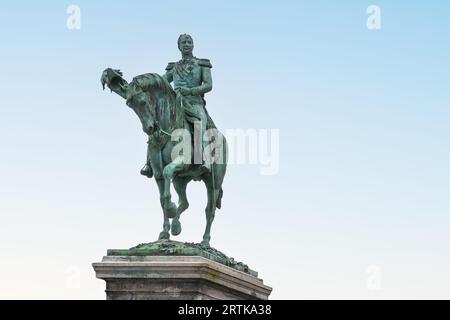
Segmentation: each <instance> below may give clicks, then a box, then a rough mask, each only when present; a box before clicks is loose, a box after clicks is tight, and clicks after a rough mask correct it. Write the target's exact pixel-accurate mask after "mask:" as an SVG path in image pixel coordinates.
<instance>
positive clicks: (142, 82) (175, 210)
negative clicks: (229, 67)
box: [101, 68, 227, 247]
mask: <svg viewBox="0 0 450 320" xmlns="http://www.w3.org/2000/svg"><path fill="white" fill-rule="evenodd" d="M101 82H102V85H103V89H105V85H106V86H108V88H109V89H110V90H111V91H113V92H115V93H116V94H118V95H119V96H121V97H122V98H124V99H125V100H126V104H127V106H128V107H130V108H131V109H133V110H134V112H135V113H136V114H137V116H138V117H139V120H140V121H141V124H142V129H143V131H144V132H145V133H146V134H147V135H148V137H149V141H148V144H149V145H148V151H149V152H148V157H149V160H150V163H151V167H152V169H153V172H154V177H155V180H156V183H157V185H158V189H159V194H160V202H161V207H162V210H163V214H164V223H163V230H162V231H161V233H160V234H159V240H161V239H167V240H168V239H170V234H169V231H170V232H171V234H172V235H173V236H176V235H179V234H180V233H181V223H180V216H181V214H182V213H183V212H184V211H185V210H186V209H187V208H188V206H189V203H188V200H187V197H186V186H187V184H188V183H189V182H190V181H192V180H195V181H200V180H201V181H203V182H204V183H205V185H206V190H207V196H208V203H207V206H206V209H205V213H206V227H205V232H204V234H203V241H202V242H201V244H202V245H204V246H208V247H209V242H210V239H211V235H210V233H211V225H212V222H213V220H214V216H215V211H216V208H217V209H220V207H221V200H222V195H223V190H222V183H223V180H224V177H225V172H226V167H227V163H226V159H227V144H226V140H225V138H224V137H223V135H221V134H220V132H218V131H217V129H215V125H214V122H213V121H212V120H211V118H210V117H209V116H208V124H207V128H208V129H214V130H216V131H217V132H218V135H216V136H215V140H217V139H218V136H220V138H221V139H220V140H221V146H220V147H219V148H215V149H214V152H215V153H216V154H215V156H214V159H216V158H217V159H221V161H215V162H214V161H213V162H212V163H211V169H210V170H209V171H208V170H205V169H204V167H203V166H201V165H200V164H198V163H195V161H194V163H193V161H192V158H193V157H194V154H193V153H192V152H185V151H186V150H185V149H187V150H189V149H190V150H193V149H195V143H194V141H195V139H191V138H189V141H188V143H189V147H194V148H184V149H183V150H182V151H183V152H182V154H181V153H179V152H177V149H175V148H177V147H179V145H178V144H176V143H174V141H176V140H177V139H176V137H178V140H179V136H177V135H176V133H177V132H179V131H180V130H184V131H183V132H185V131H186V130H188V132H189V133H192V132H193V127H194V126H193V119H194V120H195V114H191V113H190V112H189V103H187V101H184V100H183V97H182V96H181V95H179V94H177V93H176V92H175V91H174V90H173V89H172V87H171V85H170V84H169V83H168V82H167V80H166V79H165V78H164V77H162V76H160V75H158V74H155V73H147V74H143V75H139V76H136V77H135V78H133V80H132V81H131V82H130V83H128V82H127V81H126V80H125V79H123V78H122V73H121V72H120V70H115V69H111V68H108V69H106V70H105V71H104V72H103V74H102V77H101ZM192 140H194V141H192ZM200 144H201V143H200ZM217 155H219V156H220V157H216V156H217ZM171 183H173V186H174V188H175V191H176V193H177V194H178V206H176V205H175V204H174V203H173V202H172V200H171V193H170V184H171ZM169 219H172V221H171V222H170V220H169Z"/></svg>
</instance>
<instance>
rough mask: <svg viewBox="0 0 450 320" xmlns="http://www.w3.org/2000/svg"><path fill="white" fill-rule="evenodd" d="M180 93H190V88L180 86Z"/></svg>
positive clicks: (184, 94) (185, 94)
mask: <svg viewBox="0 0 450 320" xmlns="http://www.w3.org/2000/svg"><path fill="white" fill-rule="evenodd" d="M180 93H181V94H182V95H183V96H187V95H190V94H191V89H189V88H186V87H180Z"/></svg>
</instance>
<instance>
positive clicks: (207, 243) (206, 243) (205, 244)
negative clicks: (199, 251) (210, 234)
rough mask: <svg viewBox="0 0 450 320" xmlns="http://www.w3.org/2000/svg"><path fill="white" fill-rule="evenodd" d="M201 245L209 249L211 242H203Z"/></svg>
mask: <svg viewBox="0 0 450 320" xmlns="http://www.w3.org/2000/svg"><path fill="white" fill-rule="evenodd" d="M201 245H202V246H204V247H209V241H206V240H203V241H202V242H201Z"/></svg>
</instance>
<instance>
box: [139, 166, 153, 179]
mask: <svg viewBox="0 0 450 320" xmlns="http://www.w3.org/2000/svg"><path fill="white" fill-rule="evenodd" d="M141 174H142V175H143V176H146V177H147V178H151V177H153V170H152V167H151V166H150V165H149V164H145V166H144V167H143V168H142V169H141Z"/></svg>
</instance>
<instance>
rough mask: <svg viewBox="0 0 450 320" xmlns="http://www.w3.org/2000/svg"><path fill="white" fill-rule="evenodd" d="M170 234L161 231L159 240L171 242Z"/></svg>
mask: <svg viewBox="0 0 450 320" xmlns="http://www.w3.org/2000/svg"><path fill="white" fill-rule="evenodd" d="M169 239H170V234H169V233H168V232H167V231H161V233H160V234H159V237H158V240H169Z"/></svg>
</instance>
